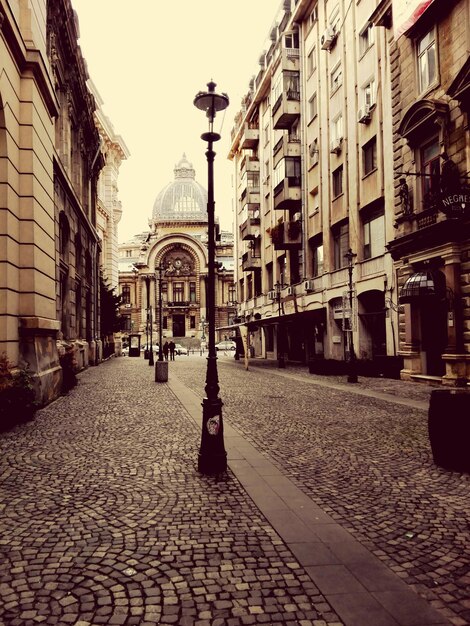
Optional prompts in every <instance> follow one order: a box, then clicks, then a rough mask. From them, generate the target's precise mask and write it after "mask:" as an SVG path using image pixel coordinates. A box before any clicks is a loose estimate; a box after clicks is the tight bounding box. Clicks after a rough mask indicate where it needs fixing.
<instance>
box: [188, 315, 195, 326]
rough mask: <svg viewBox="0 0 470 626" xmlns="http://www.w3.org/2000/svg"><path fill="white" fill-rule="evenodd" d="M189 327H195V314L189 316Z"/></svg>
mask: <svg viewBox="0 0 470 626" xmlns="http://www.w3.org/2000/svg"><path fill="white" fill-rule="evenodd" d="M189 328H191V329H193V328H196V316H195V315H191V316H190V317H189Z"/></svg>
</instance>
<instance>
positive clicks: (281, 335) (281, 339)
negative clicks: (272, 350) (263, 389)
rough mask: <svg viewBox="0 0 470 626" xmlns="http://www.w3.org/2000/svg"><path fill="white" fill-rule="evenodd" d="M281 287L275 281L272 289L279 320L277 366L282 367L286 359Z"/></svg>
mask: <svg viewBox="0 0 470 626" xmlns="http://www.w3.org/2000/svg"><path fill="white" fill-rule="evenodd" d="M282 287H283V285H282V284H281V283H276V284H275V285H274V289H275V290H276V301H277V315H278V317H279V321H278V324H277V366H278V367H281V368H284V367H285V366H286V361H285V359H284V328H283V327H282V322H281V291H282Z"/></svg>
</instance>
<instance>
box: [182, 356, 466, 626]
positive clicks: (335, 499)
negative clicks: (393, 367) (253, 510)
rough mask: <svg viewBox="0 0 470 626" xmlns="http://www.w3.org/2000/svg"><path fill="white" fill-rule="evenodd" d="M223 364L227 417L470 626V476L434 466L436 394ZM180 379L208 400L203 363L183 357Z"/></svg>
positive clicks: (408, 386)
mask: <svg viewBox="0 0 470 626" xmlns="http://www.w3.org/2000/svg"><path fill="white" fill-rule="evenodd" d="M218 365H219V366H218V371H219V379H220V387H221V392H220V397H221V398H222V401H223V402H224V419H226V420H228V421H229V422H230V424H231V425H232V426H234V427H235V428H237V429H238V430H239V431H240V432H241V433H243V435H244V436H245V437H246V438H247V439H248V440H249V441H250V442H251V443H252V444H254V445H255V446H256V448H257V449H258V450H260V451H264V453H266V454H268V455H269V456H270V457H271V459H272V460H274V462H275V463H276V464H277V465H278V467H279V468H281V469H282V471H283V474H284V475H286V476H288V477H289V478H290V479H291V480H292V481H293V482H294V483H295V484H296V485H297V486H298V487H300V488H301V489H302V490H303V491H304V492H305V493H306V494H308V495H309V496H310V497H311V499H312V500H313V501H314V502H315V503H316V504H318V505H320V506H321V507H322V509H323V510H324V511H325V512H327V513H329V514H330V516H331V517H332V518H334V519H335V520H336V521H337V522H338V523H340V524H341V525H342V526H343V528H345V529H346V530H348V531H349V532H350V533H351V534H352V535H353V536H354V537H355V538H356V539H357V540H359V541H360V542H361V543H362V544H363V545H364V546H365V547H367V548H368V549H369V550H370V551H371V552H372V553H373V554H375V555H376V556H377V557H378V558H380V559H381V560H382V561H383V562H384V563H385V564H386V565H387V566H388V567H390V569H391V570H393V571H394V572H395V573H396V574H397V575H398V576H400V577H401V578H402V579H403V580H404V581H405V582H406V583H408V584H409V585H410V586H411V587H412V588H413V589H414V590H415V591H416V592H417V593H418V594H419V595H421V596H422V597H424V598H425V599H427V600H428V601H429V602H430V604H431V605H432V606H434V607H435V608H436V609H438V610H439V611H441V613H442V614H443V615H444V616H446V617H447V619H448V620H449V621H450V622H451V623H452V624H454V625H455V626H468V625H469V624H470V475H468V474H459V473H455V472H450V471H446V470H444V469H441V468H439V467H437V466H436V465H435V464H434V462H433V459H432V454H431V450H430V446H429V438H428V430H427V407H428V405H429V397H430V393H431V391H432V389H431V388H430V387H429V386H426V385H423V384H421V383H412V382H404V381H395V380H386V379H367V378H362V377H361V378H360V379H359V384H357V385H351V384H348V383H347V382H345V380H346V378H345V377H322V376H316V375H311V374H309V373H308V370H307V368H305V367H303V368H302V367H295V366H289V367H288V368H287V369H285V370H282V371H280V370H277V368H276V367H275V365H274V367H273V366H272V363H271V367H269V365H270V364H269V363H268V362H266V361H253V362H252V363H251V365H250V367H249V370H248V371H246V370H245V369H244V366H243V363H242V361H238V362H237V361H234V360H233V357H232V358H223V357H222V358H219V361H218ZM173 371H174V373H175V375H177V376H178V377H179V378H181V379H182V380H183V381H184V383H185V384H186V385H187V386H189V387H192V388H193V390H194V391H196V392H198V393H201V394H202V390H203V379H204V371H203V369H201V367H200V365H199V364H198V362H197V360H191V359H188V360H187V361H181V360H180V361H179V362H177V363H176V365H175V368H174V369H173ZM314 383H317V384H314ZM325 384H331V385H333V386H335V385H338V384H342V390H338V389H337V388H331V387H328V386H325ZM353 391H358V392H363V393H364V394H366V395H358V394H356V393H353ZM373 392H385V393H386V394H387V395H388V396H389V397H390V398H391V399H392V400H393V399H394V398H395V400H398V399H399V398H401V399H403V398H404V399H409V400H411V401H412V402H411V404H413V402H415V403H416V401H418V402H419V401H422V402H423V407H425V408H422V409H418V408H413V406H404V405H400V404H395V403H394V402H386V401H384V400H382V399H378V398H376V397H373ZM368 393H370V394H371V395H367V394H368ZM361 626H362V625H361Z"/></svg>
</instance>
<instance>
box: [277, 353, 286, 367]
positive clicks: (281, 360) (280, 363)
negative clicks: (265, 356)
mask: <svg viewBox="0 0 470 626" xmlns="http://www.w3.org/2000/svg"><path fill="white" fill-rule="evenodd" d="M277 366H278V367H280V368H285V367H286V361H285V359H284V355H283V354H282V355H281V356H278V357H277Z"/></svg>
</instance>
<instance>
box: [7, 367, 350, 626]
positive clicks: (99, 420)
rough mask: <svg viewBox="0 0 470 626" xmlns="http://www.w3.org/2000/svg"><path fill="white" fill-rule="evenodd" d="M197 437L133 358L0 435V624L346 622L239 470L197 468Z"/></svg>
mask: <svg viewBox="0 0 470 626" xmlns="http://www.w3.org/2000/svg"><path fill="white" fill-rule="evenodd" d="M190 360H191V359H188V362H189V361H190ZM202 362H203V361H202V359H201V360H200V361H199V370H198V369H197V367H194V369H193V367H191V368H190V370H189V369H188V371H187V374H188V375H190V376H191V379H192V380H193V384H196V383H197V381H198V380H199V379H200V377H201V373H202V370H201V364H202ZM196 363H197V361H196V360H194V365H196ZM173 365H174V364H173V363H172V364H171V368H173ZM184 365H186V364H183V362H182V361H180V362H179V363H178V369H182V368H184ZM176 367H177V366H176V365H175V370H176ZM185 373H186V371H185ZM170 375H171V374H170ZM235 375H236V376H237V378H240V377H241V378H243V374H240V373H238V372H236V374H235ZM233 401H235V396H233ZM268 401H269V400H268ZM244 411H245V409H244ZM251 414H253V410H252V411H251ZM199 437H200V430H199V428H198V427H197V426H196V425H195V424H194V422H192V421H191V420H190V419H189V417H188V415H187V414H186V413H185V412H184V411H183V410H182V408H181V406H180V404H179V403H178V401H177V399H176V398H175V397H174V395H173V394H172V392H171V391H170V389H169V387H168V386H167V385H165V384H156V383H155V382H154V380H153V368H149V366H148V364H147V362H146V361H144V360H143V359H129V358H127V357H126V358H121V359H112V360H111V361H108V362H106V363H104V364H102V365H101V366H100V367H98V368H92V369H89V370H87V371H86V372H84V373H83V374H81V375H80V382H79V386H78V387H77V388H76V389H74V390H73V391H72V392H71V393H70V394H69V395H68V396H65V397H62V398H60V399H59V400H58V401H56V402H55V403H53V404H52V405H50V406H48V407H46V408H45V409H43V410H41V411H40V412H39V413H38V415H37V417H36V419H35V420H34V421H33V422H31V423H28V424H23V425H21V426H18V427H16V428H14V429H13V430H11V431H10V432H7V433H2V434H1V435H0V449H1V461H0V472H1V474H0V481H1V489H0V510H1V517H0V623H1V624H2V625H3V624H4V625H6V626H32V625H36V624H40V623H44V624H47V625H48V626H49V625H54V624H58V625H61V626H62V625H66V624H73V625H75V626H90V625H93V626H96V625H98V624H106V625H108V624H109V625H119V624H124V625H126V626H131V625H133V624H139V625H140V626H150V625H155V624H178V625H179V626H189V625H195V626H222V625H226V626H237V625H240V624H272V625H277V624H291V625H300V626H341V622H340V620H339V618H338V616H337V615H336V614H335V613H334V612H333V611H332V610H331V607H330V606H329V604H328V603H327V602H326V600H325V598H324V597H323V596H322V595H321V594H320V593H319V591H318V589H317V588H316V587H315V586H314V584H313V583H312V581H311V579H310V578H309V576H308V575H307V574H306V572H305V571H304V570H303V568H301V567H300V566H299V565H298V563H297V562H296V560H295V558H294V557H293V555H292V553H291V552H290V551H289V550H288V549H287V548H286V546H285V544H284V543H283V542H282V541H281V540H280V538H279V536H278V535H277V534H276V533H275V532H274V530H273V529H272V527H271V526H270V525H269V524H268V523H267V521H266V520H265V518H264V517H263V516H261V515H260V513H259V511H258V509H257V508H256V507H255V506H254V504H253V502H252V500H251V499H250V498H249V497H248V496H247V495H246V493H245V491H244V490H243V489H242V488H241V486H240V484H239V483H238V481H237V480H236V479H235V477H234V476H233V474H232V473H231V472H228V473H227V475H226V477H224V478H223V479H221V480H217V479H216V478H211V477H203V476H201V475H199V474H198V472H197V471H196V460H197V452H198V448H199Z"/></svg>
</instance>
